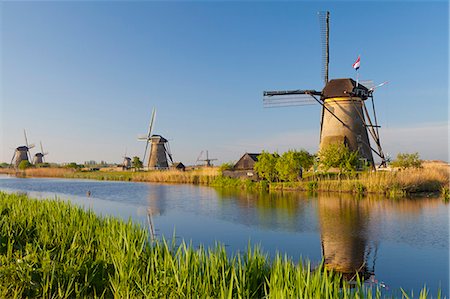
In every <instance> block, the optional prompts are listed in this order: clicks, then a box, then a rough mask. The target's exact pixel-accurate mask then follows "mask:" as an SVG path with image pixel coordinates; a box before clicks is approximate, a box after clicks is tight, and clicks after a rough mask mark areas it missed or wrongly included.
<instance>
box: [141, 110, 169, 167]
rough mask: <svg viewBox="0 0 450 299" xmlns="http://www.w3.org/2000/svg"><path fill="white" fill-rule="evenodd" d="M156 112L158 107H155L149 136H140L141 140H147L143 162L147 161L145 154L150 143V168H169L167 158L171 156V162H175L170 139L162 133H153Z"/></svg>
mask: <svg viewBox="0 0 450 299" xmlns="http://www.w3.org/2000/svg"><path fill="white" fill-rule="evenodd" d="M155 114H156V109H155V108H153V111H152V118H151V120H150V125H149V129H148V133H147V136H145V137H139V138H138V139H139V140H144V141H145V151H144V157H143V159H142V162H143V163H145V156H146V155H147V148H148V144H149V143H150V144H151V147H150V157H149V159H148V164H147V165H148V169H167V168H169V163H168V160H167V158H169V160H170V163H173V159H172V153H171V151H170V146H169V141H168V140H167V139H166V138H164V137H162V136H161V135H156V134H152V132H153V123H154V121H155Z"/></svg>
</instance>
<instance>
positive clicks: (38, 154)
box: [34, 153, 44, 158]
mask: <svg viewBox="0 0 450 299" xmlns="http://www.w3.org/2000/svg"><path fill="white" fill-rule="evenodd" d="M34 156H35V157H41V158H42V157H44V154H42V153H36V154H34Z"/></svg>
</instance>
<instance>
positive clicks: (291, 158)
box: [275, 150, 314, 182]
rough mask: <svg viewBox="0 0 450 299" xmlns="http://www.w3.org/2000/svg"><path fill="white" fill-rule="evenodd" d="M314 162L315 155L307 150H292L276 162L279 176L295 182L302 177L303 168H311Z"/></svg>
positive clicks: (282, 179)
mask: <svg viewBox="0 0 450 299" xmlns="http://www.w3.org/2000/svg"><path fill="white" fill-rule="evenodd" d="M313 163H314V156H313V155H311V154H310V153H308V152H307V151H305V150H300V151H295V150H290V151H287V152H285V153H283V155H281V157H279V158H278V160H277V162H276V165H275V167H276V171H277V174H278V177H279V179H280V180H281V181H284V182H295V181H298V180H299V179H301V178H302V172H303V169H309V168H311V166H312V165H313Z"/></svg>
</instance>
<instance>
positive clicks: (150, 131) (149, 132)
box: [147, 108, 156, 138]
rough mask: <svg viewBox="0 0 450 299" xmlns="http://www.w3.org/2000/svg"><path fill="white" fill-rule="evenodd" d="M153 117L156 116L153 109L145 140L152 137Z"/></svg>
mask: <svg viewBox="0 0 450 299" xmlns="http://www.w3.org/2000/svg"><path fill="white" fill-rule="evenodd" d="M155 116H156V109H155V108H153V110H152V118H151V120H150V126H149V128H148V134H147V138H150V137H151V136H152V130H153V122H154V121H155Z"/></svg>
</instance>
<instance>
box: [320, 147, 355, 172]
mask: <svg viewBox="0 0 450 299" xmlns="http://www.w3.org/2000/svg"><path fill="white" fill-rule="evenodd" d="M318 155H319V163H320V165H321V166H322V167H323V168H324V170H325V171H327V170H329V169H330V168H338V169H339V173H343V172H351V171H355V170H356V167H357V166H358V162H359V155H358V151H351V150H350V149H349V148H348V147H347V146H346V145H344V144H342V143H331V144H329V145H328V146H326V147H324V148H322V149H321V150H320V151H319V154H318Z"/></svg>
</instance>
